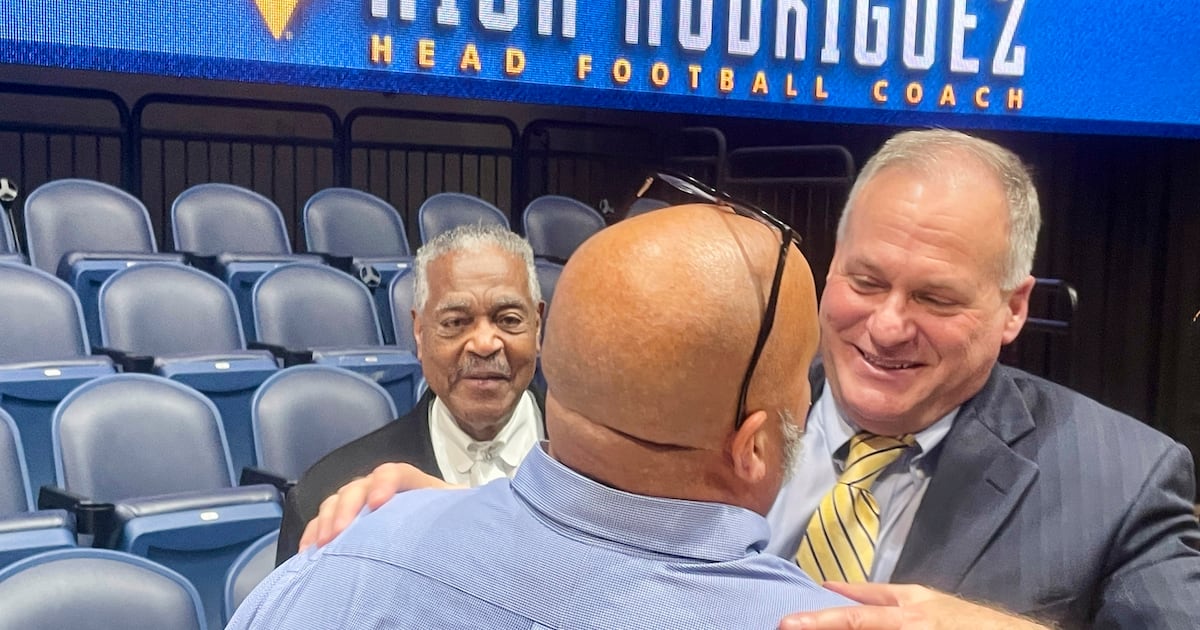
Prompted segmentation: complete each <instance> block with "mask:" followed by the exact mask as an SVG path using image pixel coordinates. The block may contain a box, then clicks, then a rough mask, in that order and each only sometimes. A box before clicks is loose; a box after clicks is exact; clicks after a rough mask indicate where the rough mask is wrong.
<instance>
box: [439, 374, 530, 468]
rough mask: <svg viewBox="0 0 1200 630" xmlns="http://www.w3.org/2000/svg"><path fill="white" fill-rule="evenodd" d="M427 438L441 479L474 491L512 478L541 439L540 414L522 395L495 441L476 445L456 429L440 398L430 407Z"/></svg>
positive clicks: (459, 429) (525, 394)
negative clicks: (527, 454)
mask: <svg viewBox="0 0 1200 630" xmlns="http://www.w3.org/2000/svg"><path fill="white" fill-rule="evenodd" d="M429 437H430V441H431V442H432V443H433V454H434V457H436V458H437V465H438V469H439V470H441V471H442V478H443V479H445V480H446V481H447V482H449V483H454V484H460V485H466V486H470V487H472V488H474V487H475V486H481V485H483V484H485V483H487V482H489V481H492V480H493V479H500V478H503V477H508V478H512V476H513V475H514V474H515V473H516V472H517V467H518V466H520V465H521V460H523V459H525V454H526V453H528V452H529V449H531V448H533V445H534V444H537V443H538V442H539V441H540V440H542V438H543V437H544V436H543V435H542V414H541V412H540V411H539V410H538V406H537V403H536V402H535V401H534V399H533V394H531V393H529V392H525V393H524V394H522V396H521V399H520V400H519V401H518V402H517V406H516V407H515V408H514V409H513V412H512V417H510V418H509V420H508V422H507V423H506V424H505V425H504V428H502V429H500V433H498V434H496V438H495V439H493V440H490V441H487V442H479V441H476V440H475V439H473V438H472V437H471V436H469V435H467V434H466V432H465V431H463V430H462V429H461V428H459V426H458V423H456V422H455V421H454V418H453V417H451V415H450V410H449V409H447V408H446V405H445V404H443V403H442V400H441V399H440V398H434V399H433V403H432V404H431V405H430V406H429Z"/></svg>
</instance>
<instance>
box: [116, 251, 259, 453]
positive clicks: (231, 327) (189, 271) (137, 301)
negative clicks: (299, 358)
mask: <svg viewBox="0 0 1200 630" xmlns="http://www.w3.org/2000/svg"><path fill="white" fill-rule="evenodd" d="M100 333H101V342H102V344H103V345H104V346H105V347H107V348H112V349H115V350H119V351H122V352H124V353H128V354H130V355H135V359H140V358H143V357H148V358H152V359H153V362H152V363H151V364H150V365H146V366H144V367H146V368H148V369H149V371H151V372H152V373H154V374H158V375H160V376H165V377H167V378H169V379H171V380H174V381H179V382H180V383H185V384H187V385H189V386H191V387H192V388H194V389H196V390H198V391H200V392H201V393H203V394H204V395H205V396H207V397H208V398H209V400H212V401H213V402H214V403H216V405H217V409H218V410H219V411H220V412H221V420H222V422H224V424H225V437H226V438H227V439H228V441H229V451H230V454H231V456H232V458H233V466H234V470H235V471H237V470H241V469H243V468H245V467H246V466H253V465H255V461H254V437H253V433H252V432H251V429H250V400H251V399H252V398H253V396H254V392H255V390H257V389H258V386H259V385H262V384H263V382H264V381H266V380H267V377H269V376H271V375H272V374H274V373H275V372H276V371H278V366H277V365H276V364H275V357H273V356H272V355H271V353H270V352H267V351H266V350H247V349H246V342H245V338H244V337H243V336H242V328H241V324H240V323H239V319H238V311H237V304H236V303H235V302H234V299H233V293H232V292H230V290H229V287H228V286H226V285H224V284H222V283H221V281H220V280H217V279H216V278H214V277H212V276H210V275H208V274H206V273H204V272H202V271H200V270H198V269H193V268H191V267H184V266H182V265H162V264H155V263H149V264H145V265H138V266H136V267H130V268H129V269H125V270H124V271H119V272H117V273H115V274H113V275H112V276H111V277H110V278H109V279H108V280H107V281H106V282H105V283H104V285H103V286H102V287H101V288H100ZM126 371H129V370H128V369H127V370H126Z"/></svg>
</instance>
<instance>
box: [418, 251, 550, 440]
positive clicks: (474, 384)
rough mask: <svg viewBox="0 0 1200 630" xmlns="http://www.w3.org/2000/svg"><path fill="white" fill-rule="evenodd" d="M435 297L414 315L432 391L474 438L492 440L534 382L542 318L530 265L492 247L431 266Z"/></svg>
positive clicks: (431, 287)
mask: <svg viewBox="0 0 1200 630" xmlns="http://www.w3.org/2000/svg"><path fill="white" fill-rule="evenodd" d="M427 273H428V279H429V297H428V299H427V300H426V302H425V308H424V309H423V310H422V311H420V312H416V313H414V314H413V335H414V336H415V337H416V341H417V358H419V359H420V360H421V369H422V372H423V373H424V375H425V380H426V382H428V383H429V389H431V390H433V393H434V394H436V395H437V396H438V398H439V399H441V401H442V402H443V403H444V404H445V405H446V408H447V409H449V410H450V414H451V415H452V416H453V417H454V420H455V421H456V422H457V423H458V425H459V427H461V428H462V429H463V431H465V432H466V433H467V434H468V435H470V436H471V437H472V438H474V439H477V440H490V439H492V438H493V437H495V435H496V433H498V432H499V431H500V429H501V428H503V426H504V424H505V423H506V422H507V421H508V419H509V417H510V416H511V415H512V411H513V409H514V408H515V407H516V405H517V402H518V401H519V400H520V398H521V395H522V394H524V392H525V390H526V388H528V387H529V382H530V381H531V380H532V379H533V372H534V368H535V367H536V362H537V353H538V343H539V342H538V330H539V329H540V327H541V314H540V313H539V310H538V305H537V304H535V303H534V301H533V297H532V296H531V295H530V294H529V279H528V278H527V277H526V269H525V263H524V262H523V261H522V260H521V258H520V257H519V256H517V255H516V254H512V253H510V252H506V251H504V250H502V249H500V248H498V247H494V246H484V247H481V248H478V249H472V250H468V251H457V252H451V253H448V254H445V255H443V256H441V257H439V258H437V259H435V260H432V261H430V262H429V267H428V272H427Z"/></svg>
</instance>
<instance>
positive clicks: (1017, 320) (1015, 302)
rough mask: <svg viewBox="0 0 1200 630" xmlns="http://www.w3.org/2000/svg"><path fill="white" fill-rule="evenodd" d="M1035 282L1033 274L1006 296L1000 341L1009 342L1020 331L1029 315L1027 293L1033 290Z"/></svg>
mask: <svg viewBox="0 0 1200 630" xmlns="http://www.w3.org/2000/svg"><path fill="white" fill-rule="evenodd" d="M1035 282H1036V280H1035V279H1034V277H1033V276H1029V277H1027V278H1025V280H1024V281H1023V282H1021V284H1019V285H1017V288H1016V289H1013V292H1012V294H1011V295H1009V296H1008V303H1007V304H1006V308H1007V309H1008V312H1007V313H1006V314H1005V319H1004V334H1003V336H1002V337H1001V341H1002V343H1004V344H1010V343H1012V342H1013V340H1014V339H1016V338H1017V335H1018V334H1020V333H1021V328H1022V327H1023V326H1025V320H1026V319H1027V318H1028V317H1029V294H1030V293H1032V292H1033V285H1034V283H1035Z"/></svg>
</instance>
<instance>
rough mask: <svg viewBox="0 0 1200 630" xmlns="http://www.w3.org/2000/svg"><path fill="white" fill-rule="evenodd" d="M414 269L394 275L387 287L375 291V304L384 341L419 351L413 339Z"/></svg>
mask: <svg viewBox="0 0 1200 630" xmlns="http://www.w3.org/2000/svg"><path fill="white" fill-rule="evenodd" d="M415 276H416V274H415V272H414V271H413V270H409V271H405V272H404V273H400V274H396V275H395V276H392V280H391V282H389V283H388V284H387V286H386V288H385V289H383V290H377V291H375V306H376V308H377V310H378V311H379V323H380V327H381V328H382V329H383V341H384V343H388V344H394V345H395V346H396V347H398V348H401V349H403V350H408V351H409V352H411V353H413V354H416V353H417V344H416V342H415V341H413V326H412V307H413V281H414V279H415Z"/></svg>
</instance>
